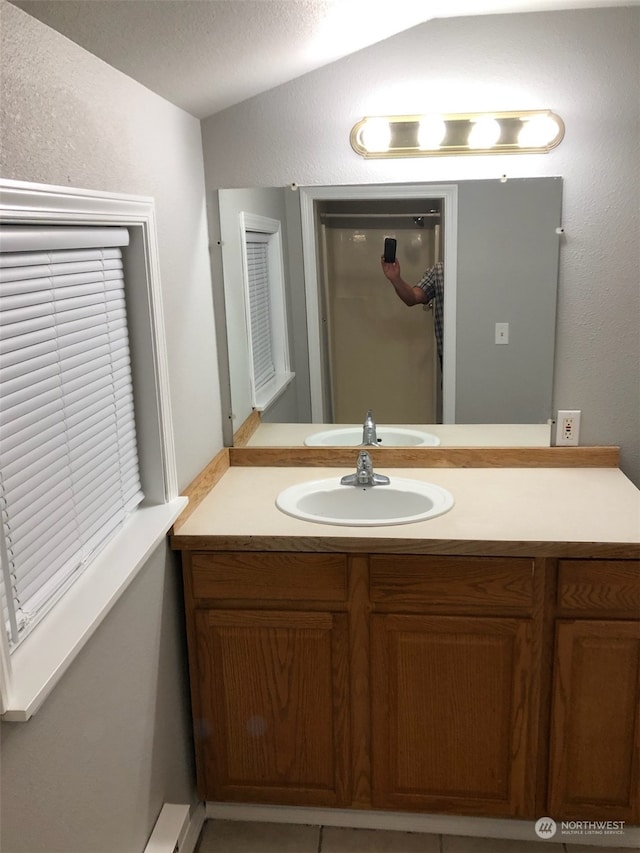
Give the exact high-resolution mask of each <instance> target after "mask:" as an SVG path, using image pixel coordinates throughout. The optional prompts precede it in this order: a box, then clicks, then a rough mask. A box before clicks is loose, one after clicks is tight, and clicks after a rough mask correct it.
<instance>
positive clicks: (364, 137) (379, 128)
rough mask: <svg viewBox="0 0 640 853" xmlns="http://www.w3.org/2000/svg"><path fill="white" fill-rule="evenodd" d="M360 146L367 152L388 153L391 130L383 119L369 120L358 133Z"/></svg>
mask: <svg viewBox="0 0 640 853" xmlns="http://www.w3.org/2000/svg"><path fill="white" fill-rule="evenodd" d="M360 139H361V141H362V145H363V146H364V148H366V150H367V151H388V150H389V145H390V143H391V128H390V127H389V122H388V121H387V119H384V118H369V119H367V120H366V122H365V123H364V125H363V126H362V130H361V131H360Z"/></svg>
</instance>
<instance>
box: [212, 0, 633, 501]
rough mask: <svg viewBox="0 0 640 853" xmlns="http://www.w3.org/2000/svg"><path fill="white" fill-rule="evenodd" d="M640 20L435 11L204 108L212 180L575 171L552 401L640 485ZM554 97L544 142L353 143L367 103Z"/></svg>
mask: <svg viewBox="0 0 640 853" xmlns="http://www.w3.org/2000/svg"><path fill="white" fill-rule="evenodd" d="M639 29H640V9H638V8H637V7H631V8H610V9H588V10H580V11H571V12H546V13H530V14H521V15H498V16H494V15H489V16H486V17H477V18H452V19H442V20H434V21H430V22H428V23H426V24H424V25H421V26H419V27H415V28H414V29H412V30H409V31H407V32H405V33H401V34H400V35H397V36H394V37H392V38H390V39H387V40H386V41H384V42H381V43H380V44H378V45H374V46H373V47H370V48H367V49H365V50H362V51H360V52H359V53H357V54H354V55H353V56H351V57H348V58H346V59H344V60H340V61H339V62H335V63H333V64H332V65H329V66H327V67H326V68H324V69H320V70H319V71H316V72H312V73H310V74H307V75H305V76H304V77H302V78H300V79H298V80H295V81H293V82H291V83H288V84H286V85H284V86H281V87H279V88H277V89H274V90H272V91H270V92H266V93H265V94H263V95H260V96H258V97H256V98H253V99H251V100H249V101H245V102H244V103H243V104H239V105H238V106H236V107H232V108H230V109H228V110H225V111H224V112H222V113H219V114H218V115H215V116H212V117H210V118H209V119H206V120H205V121H204V122H203V141H204V155H205V171H206V180H207V188H208V190H213V189H216V188H218V187H224V186H227V187H228V186H235V187H242V186H282V185H288V184H291V183H292V182H295V183H297V184H298V185H300V186H304V185H310V184H320V185H324V184H331V183H335V184H350V183H385V182H390V183H401V182H404V181H410V182H422V181H437V182H442V183H446V181H448V180H465V179H477V178H482V179H490V178H493V179H496V178H499V177H500V176H501V175H503V174H506V175H508V176H509V177H534V176H554V175H558V176H561V177H562V178H563V225H564V228H565V231H566V234H565V237H564V238H563V241H562V244H561V248H560V275H559V293H558V314H557V327H556V354H555V367H554V401H553V405H554V408H555V409H558V408H561V409H582V412H583V416H582V424H581V443H583V444H593V445H596V444H610V445H621V447H622V468H623V470H624V471H625V472H626V473H627V474H628V475H630V476H632V477H633V478H634V480H635V482H636V483H638V484H640V383H639V382H638V364H639V363H640V337H639V335H638V318H639V315H640V304H639V303H640V288H639V287H638V269H639V267H640V254H639V248H638V240H637V234H638V232H639V212H638V204H637V199H638V194H639V190H640V175H639V165H638V156H637V145H638V138H639V136H640V126H639V125H640V115H639V108H638V99H637V87H636V86H635V85H633V84H632V83H631V82H630V81H637V80H638V76H639V72H640V68H639V65H640V51H638V43H639V39H640V33H639ZM390 105H392V106H390ZM542 107H543V108H549V109H553V110H554V111H556V112H557V113H558V114H559V115H560V116H562V118H563V119H564V122H565V125H566V134H565V138H564V140H563V141H562V143H561V144H560V145H559V146H558V147H557V148H556V149H554V150H553V151H552V152H550V153H549V154H544V155H541V154H531V155H518V156H514V155H503V156H491V157H464V156H463V157H437V158H432V159H429V158H424V159H421V160H414V159H410V158H409V159H401V160H395V161H394V160H364V159H362V158H361V157H358V156H357V155H356V154H355V153H354V152H353V150H352V149H351V147H350V145H349V132H350V130H351V127H352V126H353V125H354V124H355V123H356V122H357V121H359V120H360V119H361V118H362V117H363V116H365V115H379V114H386V113H389V112H393V113H394V114H403V113H408V114H413V113H415V112H419V111H422V110H427V109H432V110H433V111H436V112H437V111H443V112H468V111H482V110H512V109H536V108H542ZM274 116H277V120H274ZM247 128H250V132H247Z"/></svg>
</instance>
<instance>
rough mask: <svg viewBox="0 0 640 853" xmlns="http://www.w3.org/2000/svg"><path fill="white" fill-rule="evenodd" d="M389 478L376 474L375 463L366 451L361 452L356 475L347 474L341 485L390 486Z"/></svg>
mask: <svg viewBox="0 0 640 853" xmlns="http://www.w3.org/2000/svg"><path fill="white" fill-rule="evenodd" d="M389 482H390V480H389V478H388V477H386V476H385V475H384V474H374V472H373V462H372V461H371V457H370V456H369V454H368V452H367V451H366V450H361V451H360V453H359V454H358V461H357V462H356V473H355V474H346V475H345V476H344V477H343V478H342V479H341V480H340V483H341V484H342V485H343V486H388V485H389Z"/></svg>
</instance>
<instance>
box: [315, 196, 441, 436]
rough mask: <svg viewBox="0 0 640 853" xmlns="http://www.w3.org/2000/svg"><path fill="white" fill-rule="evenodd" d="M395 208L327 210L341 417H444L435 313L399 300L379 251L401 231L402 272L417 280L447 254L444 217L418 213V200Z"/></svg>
mask: <svg viewBox="0 0 640 853" xmlns="http://www.w3.org/2000/svg"><path fill="white" fill-rule="evenodd" d="M388 207H391V205H390V204H389V203H388V202H387V203H386V205H384V208H383V209H381V206H380V205H378V209H377V210H375V209H373V210H372V209H371V206H370V207H369V209H365V210H361V211H358V210H356V209H354V206H353V205H350V206H347V205H340V206H338V205H337V204H336V205H333V206H332V209H331V210H323V211H322V212H321V214H320V221H321V223H322V228H321V233H322V253H321V254H322V266H323V271H322V273H323V275H322V277H323V280H324V287H323V291H324V292H323V302H324V308H323V328H324V333H325V334H324V342H323V349H324V363H325V379H326V381H325V392H326V395H327V399H326V401H325V403H326V404H325V411H331V412H332V415H333V417H332V419H333V420H334V421H335V422H336V423H359V422H361V421H362V417H363V412H366V411H367V409H369V408H373V409H374V411H375V412H376V418H377V419H378V421H379V422H385V423H409V424H428V423H435V422H437V420H438V418H437V414H436V413H437V409H438V399H437V398H438V396H439V390H440V379H439V376H438V373H437V370H438V365H437V354H436V348H435V340H434V334H433V316H432V312H424V311H421V310H419V308H418V307H416V308H408V307H407V306H406V305H404V304H403V303H402V302H401V301H400V300H399V299H398V297H397V296H396V294H395V293H394V291H393V288H392V287H391V286H390V285H389V283H388V282H387V281H386V279H385V278H384V276H383V275H382V271H381V269H380V256H381V254H382V246H383V243H384V237H385V236H393V237H396V239H397V240H398V259H399V261H400V265H401V268H402V276H403V278H404V279H405V280H406V281H410V282H417V281H418V280H419V279H420V278H421V277H422V275H423V273H424V271H425V270H426V269H428V267H430V266H431V265H432V264H433V263H435V261H436V260H438V259H439V258H440V257H441V247H440V230H441V229H440V215H439V213H438V211H436V210H433V209H429V208H430V207H431V205H429V208H422V210H420V207H418V209H417V211H416V207H417V205H416V204H415V201H414V202H413V205H412V207H413V210H411V206H408V205H407V204H406V202H405V205H404V210H401V209H399V206H398V205H395V206H394V207H392V209H391V210H387V208H388ZM345 208H346V209H345ZM423 211H426V212H423ZM418 392H419V393H418Z"/></svg>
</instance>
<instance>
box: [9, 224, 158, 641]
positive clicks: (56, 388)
mask: <svg viewBox="0 0 640 853" xmlns="http://www.w3.org/2000/svg"><path fill="white" fill-rule="evenodd" d="M127 243H128V233H127V231H126V229H123V228H104V229H100V228H66V227H65V228H60V229H56V228H55V227H53V226H52V227H48V228H38V227H33V228H32V227H30V226H11V227H8V228H6V229H5V230H4V231H3V234H2V240H1V249H2V251H0V502H1V509H2V526H1V528H0V556H1V557H2V576H3V593H4V595H3V607H4V617H5V624H6V625H7V627H8V631H9V633H10V636H11V639H12V642H13V643H14V644H15V643H17V642H18V641H19V640H20V639H22V637H23V636H24V635H25V634H26V633H27V632H28V630H29V628H30V627H32V626H33V624H35V623H36V622H37V621H38V619H40V618H41V617H42V616H43V615H44V613H46V611H47V610H48V609H49V608H50V606H51V605H52V604H53V603H54V601H56V600H57V599H58V598H59V597H60V595H61V594H62V593H63V592H64V591H65V590H66V589H67V588H68V587H69V585H70V584H71V583H72V582H73V581H74V580H75V579H76V578H77V577H78V576H79V574H80V573H81V571H82V570H83V568H84V567H85V566H86V565H87V563H88V561H89V560H90V559H91V557H92V556H93V555H94V554H95V553H96V552H97V550H98V549H99V548H100V547H102V546H103V545H104V544H105V542H106V541H107V540H108V539H109V537H110V536H111V535H113V534H114V533H115V531H116V530H117V528H118V527H119V526H120V525H121V524H122V523H123V521H124V520H125V518H126V517H127V515H128V514H129V513H130V512H131V510H132V509H133V508H135V506H136V505H137V504H138V503H139V502H140V500H141V499H142V493H141V491H140V482H139V476H138V460H137V450H136V435H135V422H134V411H133V392H132V382H131V368H130V357H129V343H128V332H127V318H126V310H125V295H124V279H123V269H122V254H121V251H120V248H118V247H117V246H118V245H120V246H122V245H127ZM105 246H107V248H105ZM80 247H81V248H80ZM108 247H111V248H108Z"/></svg>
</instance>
